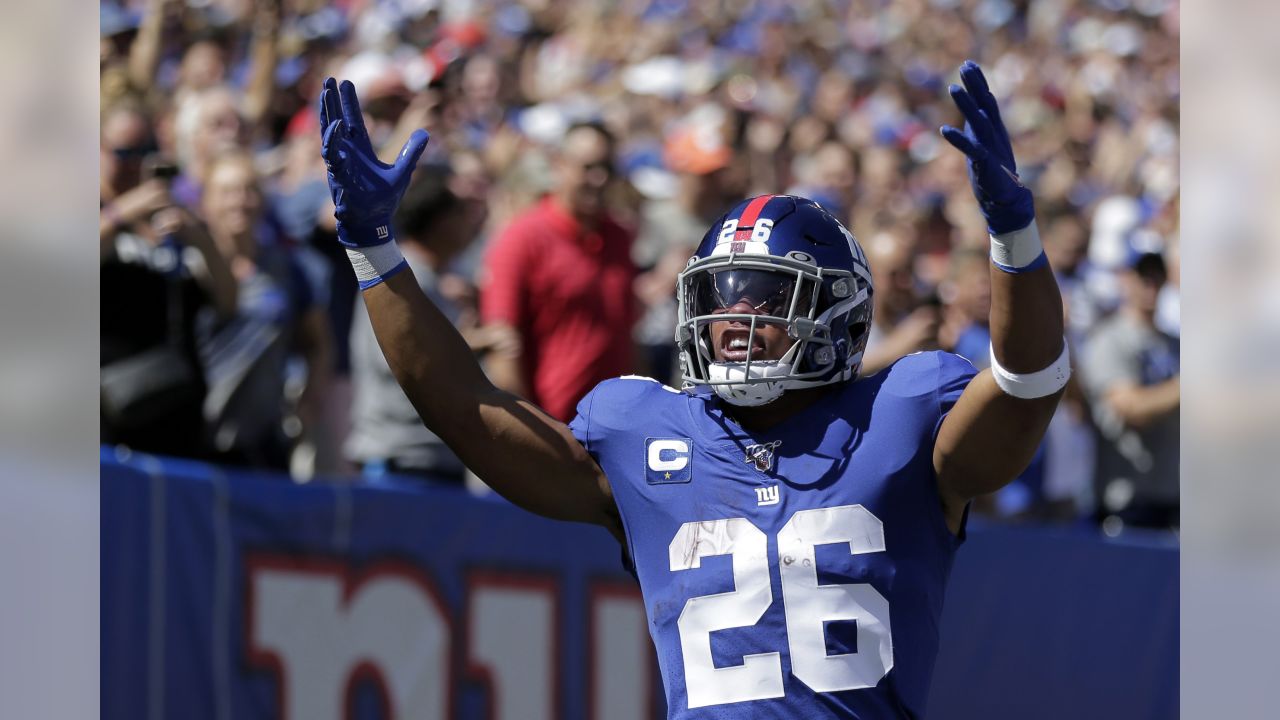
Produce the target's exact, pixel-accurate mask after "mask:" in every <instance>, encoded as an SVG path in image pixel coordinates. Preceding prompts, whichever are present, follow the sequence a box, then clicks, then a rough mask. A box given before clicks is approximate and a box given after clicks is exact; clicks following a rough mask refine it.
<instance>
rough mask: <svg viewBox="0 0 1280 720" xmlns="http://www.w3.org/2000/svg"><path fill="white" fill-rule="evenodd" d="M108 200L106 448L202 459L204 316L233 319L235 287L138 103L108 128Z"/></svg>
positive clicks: (116, 112) (103, 198) (120, 111)
mask: <svg viewBox="0 0 1280 720" xmlns="http://www.w3.org/2000/svg"><path fill="white" fill-rule="evenodd" d="M101 168H102V175H101V184H100V187H101V192H100V196H99V197H100V199H99V202H100V203H101V212H100V217H99V231H100V232H99V236H100V257H101V263H102V269H101V272H100V280H101V302H102V307H101V346H102V348H101V359H100V361H101V366H102V376H101V390H102V394H101V408H102V412H101V417H102V439H103V442H109V443H121V444H125V445H129V446H131V447H133V448H135V449H138V450H144V451H147V452H154V453H165V454H174V455H187V456H202V455H204V453H205V448H204V446H203V444H202V439H203V437H204V432H203V427H204V425H203V419H202V416H201V405H202V403H203V402H204V399H205V392H206V387H205V381H204V377H203V372H202V368H201V364H200V359H199V356H198V354H197V352H196V336H195V325H196V318H197V316H198V315H200V314H201V313H202V312H205V311H209V312H213V313H215V314H216V315H217V316H219V317H222V318H226V317H229V316H230V315H231V314H232V313H233V312H234V310H235V304H236V286H235V280H234V279H233V278H232V276H231V271H230V269H229V268H228V266H227V263H226V262H225V260H223V258H222V256H221V255H220V254H219V253H218V252H217V250H216V248H215V247H214V244H213V240H212V239H211V238H210V236H209V233H208V232H207V231H206V230H205V228H204V226H203V225H202V224H201V223H200V221H199V220H197V219H196V218H195V217H193V216H192V215H191V213H190V212H188V211H186V210H185V209H183V208H181V207H178V206H176V205H175V203H174V201H173V198H172V196H171V194H170V192H169V181H170V179H171V178H172V175H173V170H174V168H173V167H172V166H171V165H167V164H165V163H164V162H163V161H162V160H161V159H160V158H159V157H158V156H157V155H156V154H155V137H154V135H153V133H152V130H151V127H150V124H149V123H148V122H147V119H146V117H145V115H144V114H143V113H142V112H141V110H140V108H139V107H138V106H136V105H132V104H129V103H121V104H118V105H117V106H116V107H114V108H111V109H110V110H108V111H107V113H106V115H105V116H104V118H103V121H102V159H101Z"/></svg>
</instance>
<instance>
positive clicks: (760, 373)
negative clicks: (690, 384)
mask: <svg viewBox="0 0 1280 720" xmlns="http://www.w3.org/2000/svg"><path fill="white" fill-rule="evenodd" d="M746 368H747V364H746V363H736V362H735V363H727V362H714V363H711V364H710V365H709V366H708V367H707V370H708V374H709V375H710V380H711V387H712V389H713V390H715V392H716V395H719V396H720V397H721V398H722V399H723V400H724V401H725V402H727V403H729V404H730V405H738V406H742V407H755V406H757V405H765V404H767V403H771V402H773V401H774V400H777V399H778V398H779V397H781V396H782V391H783V390H784V389H785V388H784V387H783V383H782V380H781V378H784V377H786V376H787V374H788V373H789V372H790V371H791V365H790V364H789V363H788V364H784V363H781V362H777V361H773V362H753V363H751V373H750V376H748V374H747V369H746ZM748 377H749V378H750V379H751V380H753V381H754V382H747V380H748ZM771 377H777V378H779V380H777V381H775V382H762V381H764V380H766V379H767V378H771Z"/></svg>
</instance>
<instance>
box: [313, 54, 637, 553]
mask: <svg viewBox="0 0 1280 720" xmlns="http://www.w3.org/2000/svg"><path fill="white" fill-rule="evenodd" d="M320 105H321V107H320V126H321V128H323V132H324V136H323V143H322V148H321V152H322V153H323V155H324V159H325V163H326V165H327V166H328V169H329V184H330V189H331V190H332V192H333V195H334V205H335V210H334V214H335V215H336V216H337V219H338V238H339V240H340V241H341V242H342V243H343V244H344V245H345V246H346V247H347V254H348V256H349V257H350V258H351V261H352V265H353V267H354V268H355V270H356V277H357V279H359V280H360V285H361V287H362V289H363V292H364V302H365V307H366V308H367V309H368V312H369V318H370V320H371V321H372V324H373V331H374V335H376V336H377V339H378V344H379V345H380V346H381V347H382V351H383V354H384V355H385V356H386V358H387V364H388V365H389V366H390V368H391V371H392V373H393V374H394V375H395V377H396V380H397V381H399V383H400V385H401V387H403V388H404V391H405V394H406V395H407V396H408V398H409V400H410V401H411V402H412V403H413V405H414V407H415V408H416V409H417V410H418V414H419V415H420V416H421V417H422V421H423V423H424V424H425V425H426V426H427V427H428V428H429V429H430V430H431V431H432V432H434V433H436V434H437V435H439V436H440V438H441V439H443V440H444V441H445V442H446V443H447V444H448V445H449V447H450V448H452V449H453V451H454V452H455V453H457V455H458V457H459V458H461V459H462V461H463V462H464V463H465V464H466V465H467V467H469V468H470V469H471V470H472V471H473V472H475V473H476V474H477V475H478V476H480V478H481V479H482V480H484V481H485V482H486V483H488V484H489V486H490V487H492V488H493V489H494V490H496V491H498V492H499V493H501V494H502V495H503V496H504V497H506V498H507V499H508V500H510V501H512V502H513V503H515V504H517V505H519V506H521V507H523V508H525V509H527V510H530V511H532V512H535V513H538V514H540V515H545V516H547V517H552V518H557V519H562V520H577V521H582V522H591V523H596V524H599V525H604V526H605V527H608V528H609V529H610V530H612V531H614V532H615V534H617V533H618V530H619V525H618V521H617V514H616V513H617V511H616V507H615V505H614V503H613V498H612V494H611V492H610V489H609V484H608V482H607V480H606V479H605V476H604V473H603V471H602V470H601V469H600V467H599V466H598V465H597V464H596V462H595V461H594V460H593V459H592V458H591V456H590V455H588V454H587V452H586V450H585V449H584V448H583V447H582V446H581V445H580V444H579V443H578V441H577V440H575V439H574V437H573V434H572V433H571V432H570V431H569V428H568V427H566V426H565V425H564V424H562V423H560V422H559V421H557V420H555V419H553V418H551V417H550V416H549V415H547V414H546V413H544V412H543V411H542V410H540V409H539V408H537V407H535V406H534V405H533V404H531V403H529V402H528V401H525V400H521V399H520V398H518V397H516V396H514V395H512V394H510V393H507V392H504V391H501V390H498V389H497V388H495V387H494V386H493V385H492V384H491V383H490V382H489V381H488V379H487V378H486V377H485V375H484V373H483V372H481V370H480V366H479V365H478V364H477V362H476V360H475V357H474V355H473V354H472V352H471V348H470V347H468V346H467V343H466V341H465V340H463V338H462V336H461V335H460V334H459V333H458V331H457V330H455V329H454V327H453V325H452V324H451V323H450V322H449V320H448V318H446V317H445V316H444V315H443V314H442V313H441V312H440V311H439V310H438V309H437V308H436V307H435V306H434V305H433V304H432V303H431V301H430V300H428V299H427V297H426V295H424V294H423V292H422V290H421V289H420V288H419V287H418V284H417V282H415V280H414V278H413V271H412V270H410V269H409V268H408V266H407V265H406V264H405V262H404V259H403V256H401V255H400V251H399V249H398V248H397V247H396V245H395V242H394V241H393V240H392V239H391V237H390V232H389V231H390V219H391V215H392V213H393V212H394V210H395V207H396V205H397V204H398V203H399V201H400V197H401V196H402V195H403V194H404V190H405V188H406V187H407V186H408V183H409V176H410V174H411V173H412V172H413V168H414V166H415V165H416V164H417V162H418V158H419V157H420V156H421V155H422V151H423V150H424V149H425V148H426V144H427V133H426V132H425V131H422V130H419V131H417V132H416V133H414V135H413V137H412V138H411V139H410V140H409V142H408V143H407V144H406V145H405V146H404V149H403V150H402V151H401V152H400V155H399V157H397V159H396V162H395V164H394V165H386V164H383V163H381V162H379V161H378V160H377V158H376V156H375V155H374V152H373V148H372V147H371V145H370V144H369V138H368V133H367V132H366V131H365V128H364V121H363V118H362V117H361V114H360V106H359V103H358V101H357V99H356V95H355V89H354V88H353V87H352V85H351V83H350V82H343V83H342V87H341V88H339V87H338V86H337V84H336V83H335V82H334V81H333V79H332V78H330V79H328V80H326V81H325V89H324V90H323V91H322V93H321V99H320Z"/></svg>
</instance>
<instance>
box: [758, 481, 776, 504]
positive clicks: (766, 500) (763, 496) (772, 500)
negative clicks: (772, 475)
mask: <svg viewBox="0 0 1280 720" xmlns="http://www.w3.org/2000/svg"><path fill="white" fill-rule="evenodd" d="M779 500H781V497H780V496H779V495H778V486H777V485H767V486H765V487H758V488H756V505H757V506H758V507H765V506H766V505H777V504H778V501H779Z"/></svg>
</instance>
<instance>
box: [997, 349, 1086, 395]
mask: <svg viewBox="0 0 1280 720" xmlns="http://www.w3.org/2000/svg"><path fill="white" fill-rule="evenodd" d="M991 375H992V377H994V378H995V381H996V384H997V385H999V386H1000V389H1001V390H1003V391H1004V392H1005V394H1006V395H1012V396H1013V397H1016V398H1021V399H1023V400H1034V399H1035V398H1042V397H1047V396H1049V395H1052V394H1054V393H1056V392H1058V391H1059V390H1061V389H1062V388H1064V387H1066V386H1067V380H1069V379H1071V353H1070V351H1069V350H1068V349H1067V341H1066V339H1065V338H1064V339H1063V341H1062V354H1061V355H1059V356H1058V359H1057V360H1054V361H1053V364H1051V365H1050V366H1049V367H1047V368H1045V369H1043V370H1037V371H1036V372H1032V373H1015V372H1010V371H1008V370H1006V369H1005V368H1003V367H1001V366H1000V363H999V362H998V361H997V360H996V349H995V347H994V346H993V347H992V348H991Z"/></svg>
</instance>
